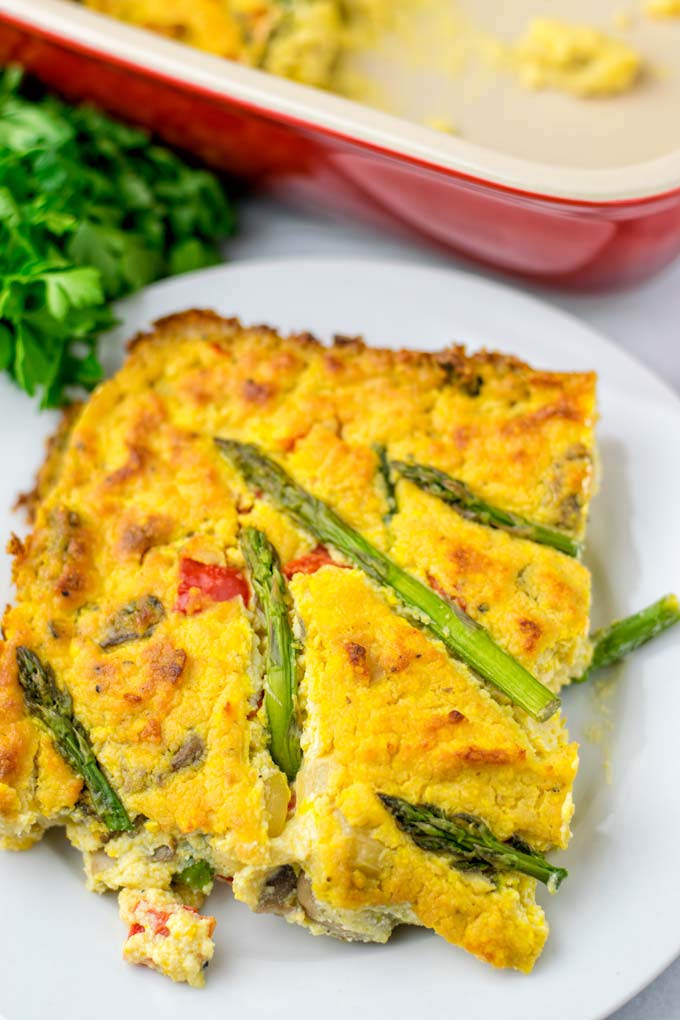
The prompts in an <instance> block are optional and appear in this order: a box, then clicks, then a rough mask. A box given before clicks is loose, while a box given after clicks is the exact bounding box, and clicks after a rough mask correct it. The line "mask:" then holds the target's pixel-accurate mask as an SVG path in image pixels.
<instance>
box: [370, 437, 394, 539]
mask: <svg viewBox="0 0 680 1020" xmlns="http://www.w3.org/2000/svg"><path fill="white" fill-rule="evenodd" d="M373 452H374V453H375V455H376V457H377V459H378V473H379V475H380V478H381V479H382V487H383V492H384V495H385V502H386V504H387V513H386V514H385V523H386V524H389V522H390V521H391V520H392V518H393V517H394V515H395V514H396V513H397V511H398V510H399V507H398V506H397V491H396V486H395V484H394V479H393V478H392V471H391V465H390V462H389V460H388V457H387V450H386V449H385V447H384V446H381V445H380V444H378V443H376V445H375V446H374V447H373Z"/></svg>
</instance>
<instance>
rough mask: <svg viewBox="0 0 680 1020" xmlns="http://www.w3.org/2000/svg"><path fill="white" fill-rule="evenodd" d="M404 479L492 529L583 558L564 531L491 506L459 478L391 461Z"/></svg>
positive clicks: (425, 466)
mask: <svg viewBox="0 0 680 1020" xmlns="http://www.w3.org/2000/svg"><path fill="white" fill-rule="evenodd" d="M392 467H394V468H395V469H396V470H397V471H398V472H399V474H400V475H402V477H404V478H407V479H408V480H409V482H413V483H414V485H417V486H418V487H419V488H420V489H422V490H423V492H429V493H430V495H432V496H437V497H438V498H439V499H441V500H443V501H444V503H448V504H449V506H452V507H454V508H455V509H456V510H457V511H458V512H459V513H460V514H461V515H462V516H463V517H467V518H469V519H470V520H472V521H477V522H478V523H479V524H486V525H488V526H489V527H491V528H501V529H502V530H503V531H509V532H510V534H511V535H517V536H519V537H520V538H528V539H530V540H531V541H532V542H538V543H539V544H540V545H550V546H552V547H553V549H559V551H560V552H563V553H566V554H567V556H580V555H581V551H582V547H581V544H580V542H577V541H576V539H574V538H571V536H569V535H565V533H564V532H563V531H557V530H556V529H555V528H549V527H547V526H546V525H545V524H535V523H534V522H533V521H529V520H527V519H526V517H521V516H520V514H514V513H510V511H509V510H501V509H499V507H496V506H491V504H490V503H487V502H485V500H483V499H481V497H479V496H476V495H475V494H474V492H472V491H471V490H470V489H469V488H468V487H467V485H466V484H465V482H461V481H459V480H458V479H457V478H451V476H450V475H447V474H445V472H444V471H440V470H439V469H438V468H434V467H428V466H427V465H424V464H410V463H407V462H406V461H403V460H395V461H393V462H392Z"/></svg>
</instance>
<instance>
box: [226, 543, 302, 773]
mask: <svg viewBox="0 0 680 1020" xmlns="http://www.w3.org/2000/svg"><path fill="white" fill-rule="evenodd" d="M241 548H242V550H243V555H244V557H245V560H246V563H247V565H248V569H249V571H250V577H251V580H252V583H253V588H254V589H255V596H256V598H257V602H258V606H259V608H260V610H261V612H262V614H263V616H264V620H265V626H266V651H265V654H266V660H267V664H266V672H265V693H264V707H265V711H266V713H267V719H268V720H269V733H270V744H269V749H270V753H271V756H272V759H273V760H274V761H275V762H276V764H277V765H278V766H279V768H280V769H281V771H282V772H285V774H286V776H287V777H288V780H289V781H290V782H292V780H293V779H295V776H296V775H297V773H298V771H299V769H300V765H301V763H302V751H301V750H300V734H299V731H298V725H297V656H296V652H295V639H294V637H293V630H292V627H291V624H290V616H289V614H288V606H287V602H288V598H287V595H288V593H287V587H286V582H285V580H284V577H283V574H282V572H281V565H280V563H279V558H278V555H277V553H276V550H275V549H274V547H273V545H272V544H271V542H270V541H269V539H268V538H267V536H266V535H265V534H264V533H263V532H262V531H258V530H257V529H256V528H244V529H243V530H242V531H241Z"/></svg>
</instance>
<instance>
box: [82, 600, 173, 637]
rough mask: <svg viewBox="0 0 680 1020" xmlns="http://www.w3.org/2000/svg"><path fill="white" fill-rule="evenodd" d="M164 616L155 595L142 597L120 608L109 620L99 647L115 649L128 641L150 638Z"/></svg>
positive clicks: (160, 604)
mask: <svg viewBox="0 0 680 1020" xmlns="http://www.w3.org/2000/svg"><path fill="white" fill-rule="evenodd" d="M164 616H165V609H164V607H163V603H162V602H161V600H160V599H158V598H156V596H155V595H143V596H142V597H141V598H139V599H133V600H132V602H128V603H127V604H126V605H124V606H122V608H121V609H119V610H118V612H116V613H114V615H113V616H112V617H110V618H109V620H108V622H107V624H106V628H105V631H104V634H103V635H102V637H101V638H100V640H99V642H98V643H99V647H100V648H104V649H109V648H116V647H117V646H118V645H124V644H126V643H127V642H128V641H140V640H143V639H145V638H148V637H151V635H152V634H153V632H154V630H155V629H156V627H157V626H158V624H159V623H160V622H161V620H162V619H163V617H164Z"/></svg>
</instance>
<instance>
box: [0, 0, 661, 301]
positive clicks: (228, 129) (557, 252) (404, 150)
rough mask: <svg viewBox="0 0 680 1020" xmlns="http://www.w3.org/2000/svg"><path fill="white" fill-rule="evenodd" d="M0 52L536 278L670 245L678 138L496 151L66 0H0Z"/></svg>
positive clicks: (257, 167)
mask: <svg viewBox="0 0 680 1020" xmlns="http://www.w3.org/2000/svg"><path fill="white" fill-rule="evenodd" d="M0 61H2V62H3V63H9V62H18V63H20V64H22V65H24V66H25V67H26V68H27V69H29V70H30V71H31V72H32V73H33V74H35V75H36V76H37V77H38V78H40V79H41V80H42V81H44V82H45V83H47V84H48V85H49V86H51V87H53V88H54V89H56V90H58V91H59V92H60V93H62V94H63V95H65V96H67V97H69V98H71V99H89V100H93V101H94V102H96V103H97V104H99V105H100V106H102V107H104V108H105V109H107V110H109V111H111V112H113V113H116V114H119V115H120V116H122V117H125V118H127V119H129V120H132V121H135V122H136V123H138V124H142V125H144V126H145V127H147V128H149V129H151V130H152V131H155V132H157V134H158V135H159V136H161V137H162V138H164V139H166V140H167V141H169V142H171V143H174V144H176V145H179V146H181V147H182V148H184V149H186V150H189V151H191V152H193V153H195V154H197V155H199V156H200V157H202V158H203V159H204V160H206V161H207V162H208V163H210V164H211V165H213V166H215V167H218V168H221V169H224V170H228V171H230V172H232V173H235V174H237V175H239V176H241V177H244V178H246V179H247V180H249V181H251V182H253V183H254V184H256V185H257V186H259V187H266V188H269V189H275V190H276V191H278V192H279V193H281V194H284V195H286V196H288V197H293V198H294V199H295V200H296V201H305V202H306V203H315V204H317V205H319V204H321V205H323V206H324V207H326V208H329V209H332V210H334V211H335V212H336V213H340V214H346V213H350V214H352V215H356V216H358V217H362V218H364V219H370V220H371V221H372V222H376V223H384V224H386V225H392V226H395V225H398V226H399V227H401V228H405V229H407V230H408V231H410V232H412V233H415V234H416V235H420V236H421V237H425V238H427V239H429V240H430V241H433V242H435V243H437V244H439V245H443V246H445V247H446V248H449V249H451V250H452V251H455V252H457V253H462V254H464V255H466V256H469V257H471V258H474V259H477V260H478V261H480V262H483V263H485V264H487V265H490V266H494V267H496V268H498V269H502V270H505V271H507V272H511V273H515V274H520V275H522V276H525V277H529V278H531V279H533V280H537V281H541V282H543V283H546V284H551V285H559V286H563V287H569V288H574V289H597V288H599V289H602V288H606V287H613V286H625V285H629V284H631V283H633V282H635V281H637V280H639V279H642V278H643V277H645V276H649V275H651V274H652V273H654V272H656V271H657V270H659V269H660V268H661V267H662V266H664V265H666V264H667V263H668V262H670V260H671V259H673V258H674V257H675V256H676V255H677V254H678V253H680V144H679V146H678V149H677V150H676V151H672V152H669V153H666V154H664V155H661V156H659V157H657V158H655V159H650V160H647V161H644V162H642V163H637V164H636V163H633V164H630V163H628V164H626V165H622V166H619V167H614V168H613V169H611V168H609V169H608V168H592V167H591V168H588V169H577V168H573V167H572V168H570V167H568V166H566V167H565V166H559V165H552V166H551V165H547V164H545V163H540V162H536V161H533V160H530V159H523V158H519V157H517V156H513V155H504V154H501V153H499V152H495V151H493V150H491V149H489V148H484V147H482V146H480V145H476V144H473V143H472V142H470V141H466V140H465V139H461V138H456V137H448V136H446V135H443V134H440V133H438V132H435V131H433V130H431V129H429V128H427V127H424V126H421V125H419V124H416V123H412V122H410V121H408V120H406V119H401V118H399V117H395V116H392V115H388V114H385V113H381V112H379V111H376V110H373V109H370V108H369V107H367V106H364V105H362V104H359V103H355V102H351V101H349V100H347V99H344V98H341V97H338V96H335V95H331V94H328V93H326V92H322V91H320V90H317V89H313V88H309V87H307V86H304V85H299V84H297V83H294V82H290V81H285V80H283V79H279V78H275V77H273V76H271V75H268V74H265V73H263V72H261V71H257V70H253V69H250V68H247V67H243V66H241V65H238V64H236V63H233V62H231V61H227V60H223V59H220V58H218V57H214V56H211V55H208V54H205V53H200V52H198V51H196V50H193V49H190V48H189V47H186V46H183V45H181V44H179V43H176V42H173V41H171V40H168V39H164V38H160V37H157V36H155V35H152V34H151V33H149V32H146V31H144V30H141V29H137V28H132V27H130V26H128V25H123V24H120V23H118V22H115V21H113V20H111V19H109V18H107V17H104V16H102V15H99V14H95V13H93V12H91V11H88V10H85V9H83V8H82V7H80V6H78V5H76V4H74V3H72V2H69V0H30V2H28V0H0ZM676 113H677V111H676ZM676 119H677V118H676ZM676 126H677V125H676Z"/></svg>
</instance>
